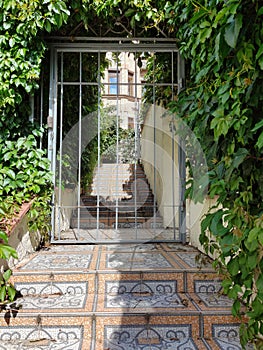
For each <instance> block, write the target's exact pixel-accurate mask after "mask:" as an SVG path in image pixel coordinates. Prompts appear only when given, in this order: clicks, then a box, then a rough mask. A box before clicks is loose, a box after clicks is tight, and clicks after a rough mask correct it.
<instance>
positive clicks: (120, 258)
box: [106, 252, 173, 270]
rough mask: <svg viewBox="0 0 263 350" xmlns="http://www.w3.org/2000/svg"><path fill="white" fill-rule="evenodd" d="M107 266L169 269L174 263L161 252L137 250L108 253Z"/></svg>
mask: <svg viewBox="0 0 263 350" xmlns="http://www.w3.org/2000/svg"><path fill="white" fill-rule="evenodd" d="M106 267H107V268H111V269H130V270H133V269H141V270H145V269H158V268H159V269H163V268H165V269H167V268H171V267H173V265H172V263H171V262H170V261H168V259H167V258H166V257H165V256H164V255H163V254H161V253H149V252H141V253H139V252H135V253H128V252H127V253H115V254H107V255H106Z"/></svg>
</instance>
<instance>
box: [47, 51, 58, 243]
mask: <svg viewBox="0 0 263 350" xmlns="http://www.w3.org/2000/svg"><path fill="white" fill-rule="evenodd" d="M54 71H55V55H54V48H51V51H50V72H49V106H48V118H49V119H50V118H51V121H52V120H53V122H52V126H51V125H50V124H49V123H48V124H49V127H48V159H49V161H50V167H51V170H52V171H53V187H54V188H55V180H56V177H55V168H54V161H53V153H54V147H55V145H54V114H55V113H54V105H55V103H54V99H55V96H54V87H55V79H54ZM52 203H53V205H52V208H51V234H50V238H51V241H53V240H54V231H55V204H54V203H55V191H53V194H52Z"/></svg>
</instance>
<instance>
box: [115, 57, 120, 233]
mask: <svg viewBox="0 0 263 350" xmlns="http://www.w3.org/2000/svg"><path fill="white" fill-rule="evenodd" d="M118 55H119V52H117V57H118ZM119 84H120V79H119V60H118V59H117V100H116V118H117V119H116V129H117V142H116V164H117V171H116V194H115V195H116V212H115V229H116V230H118V226H119V198H118V194H119V193H118V182H119V136H120V135H119V113H120V111H119V108H120V106H119Z"/></svg>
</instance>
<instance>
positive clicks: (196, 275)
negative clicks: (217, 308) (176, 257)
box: [185, 269, 222, 293]
mask: <svg viewBox="0 0 263 350" xmlns="http://www.w3.org/2000/svg"><path fill="white" fill-rule="evenodd" d="M185 274H186V286H185V292H187V293H200V292H201V293H202V292H206V291H209V290H213V288H214V287H213V285H214V284H215V286H216V288H220V287H219V284H220V283H221V281H222V277H221V276H220V275H219V274H218V273H216V272H213V271H203V270H199V271H196V272H195V271H191V269H189V270H186V271H185Z"/></svg>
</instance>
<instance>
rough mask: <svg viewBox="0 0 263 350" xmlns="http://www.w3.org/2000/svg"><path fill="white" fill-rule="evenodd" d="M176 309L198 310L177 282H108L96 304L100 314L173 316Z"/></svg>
mask: <svg viewBox="0 0 263 350" xmlns="http://www.w3.org/2000/svg"><path fill="white" fill-rule="evenodd" d="M101 289H102V288H100V291H101ZM175 310H180V311H186V310H187V311H189V310H195V307H194V306H193V304H192V303H191V302H190V300H189V299H188V298H187V297H186V296H185V295H184V294H180V293H178V291H177V281H176V280H159V281H158V280H143V281H129V280H126V281H114V280H108V281H105V287H104V293H101V294H100V295H99V297H98V304H97V311H100V312H102V311H104V312H118V313H120V312H129V313H131V314H132V313H138V312H144V313H145V312H148V313H149V312H150V313H158V312H168V313H171V312H174V311H175Z"/></svg>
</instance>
